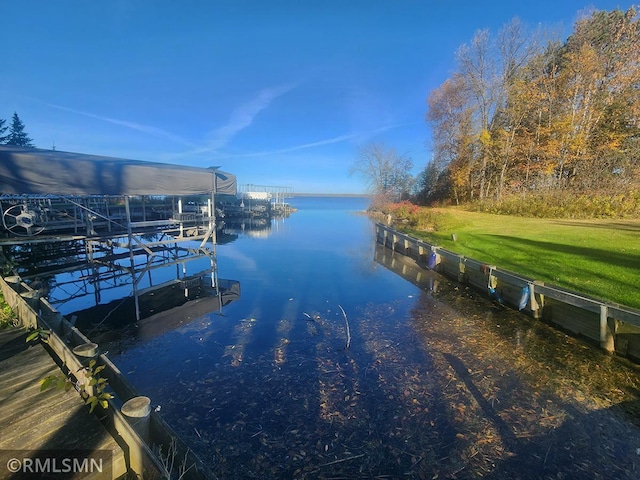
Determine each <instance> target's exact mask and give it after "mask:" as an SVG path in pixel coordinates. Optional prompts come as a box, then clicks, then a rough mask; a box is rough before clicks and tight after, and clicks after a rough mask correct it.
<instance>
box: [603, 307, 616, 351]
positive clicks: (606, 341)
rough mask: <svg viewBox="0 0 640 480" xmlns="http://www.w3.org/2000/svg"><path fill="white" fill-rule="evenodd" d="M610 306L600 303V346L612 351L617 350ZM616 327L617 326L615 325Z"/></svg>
mask: <svg viewBox="0 0 640 480" xmlns="http://www.w3.org/2000/svg"><path fill="white" fill-rule="evenodd" d="M608 310H609V309H608V307H607V306H606V305H604V304H602V305H600V347H602V349H604V350H605V351H607V352H609V353H612V352H614V351H615V342H614V333H615V332H614V329H613V328H610V326H609V312H608ZM614 328H615V326H614Z"/></svg>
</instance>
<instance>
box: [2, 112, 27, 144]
mask: <svg viewBox="0 0 640 480" xmlns="http://www.w3.org/2000/svg"><path fill="white" fill-rule="evenodd" d="M0 145H14V146H17V147H34V146H35V145H34V144H33V140H32V139H31V138H30V137H29V135H27V133H26V132H25V125H24V123H23V122H22V120H20V117H19V116H18V114H17V113H16V112H14V113H13V117H12V119H11V123H10V124H9V125H7V121H6V120H5V119H2V118H0Z"/></svg>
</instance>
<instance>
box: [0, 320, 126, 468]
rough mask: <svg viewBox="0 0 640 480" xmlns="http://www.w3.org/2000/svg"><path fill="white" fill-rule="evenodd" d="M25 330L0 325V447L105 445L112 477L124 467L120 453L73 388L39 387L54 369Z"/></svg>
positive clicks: (83, 447)
mask: <svg viewBox="0 0 640 480" xmlns="http://www.w3.org/2000/svg"><path fill="white" fill-rule="evenodd" d="M26 336H27V334H26V330H24V329H9V330H4V331H0V372H2V373H1V374H0V412H2V415H0V450H57V451H68V450H94V451H95V450H108V451H111V452H112V460H113V461H112V469H113V476H114V478H117V477H120V476H122V475H124V474H125V473H126V464H125V458H124V453H123V451H122V449H121V448H120V446H119V445H118V444H117V443H116V441H115V440H114V439H113V437H112V436H111V435H110V434H109V433H108V432H107V430H106V429H105V427H104V426H103V425H102V423H101V422H100V420H99V419H98V418H96V416H95V415H93V414H90V413H89V409H88V407H87V406H86V405H85V404H84V402H83V400H82V399H81V398H80V396H79V394H78V393H77V392H76V391H75V390H70V391H68V392H65V391H63V390H57V389H49V390H45V391H43V392H41V391H40V380H41V379H42V378H44V377H46V376H47V375H50V374H57V373H60V372H61V371H60V369H59V368H58V366H57V365H56V364H55V362H54V361H53V359H52V358H51V356H50V355H49V354H48V352H47V351H46V349H45V348H44V346H43V345H42V344H40V343H33V344H32V345H28V344H27V343H26V342H25V339H26Z"/></svg>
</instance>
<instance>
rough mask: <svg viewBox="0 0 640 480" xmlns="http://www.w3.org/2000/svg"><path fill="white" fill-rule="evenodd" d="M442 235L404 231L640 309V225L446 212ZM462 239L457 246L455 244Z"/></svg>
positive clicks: (635, 222)
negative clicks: (455, 239) (639, 287)
mask: <svg viewBox="0 0 640 480" xmlns="http://www.w3.org/2000/svg"><path fill="white" fill-rule="evenodd" d="M439 211H440V212H442V214H441V215H440V214H439V215H438V218H439V219H440V220H439V221H438V226H437V229H436V230H435V231H433V232H420V231H416V230H412V229H411V228H406V229H404V231H405V232H406V233H409V234H411V235H413V236H416V237H419V238H423V239H425V240H426V241H428V242H429V243H432V244H436V245H438V246H441V247H444V248H446V249H447V250H451V251H453V252H456V253H459V254H462V255H465V256H467V257H470V258H473V259H475V260H479V261H482V262H484V263H490V264H494V265H496V266H498V267H502V268H504V269H506V270H511V271H512V272H515V273H518V274H521V275H524V276H527V277H532V278H534V279H536V280H541V281H544V282H545V283H548V284H553V285H557V286H560V287H564V288H567V289H570V290H573V291H575V292H580V293H584V294H586V295H588V296H592V297H596V298H599V299H603V300H607V301H611V302H614V303H620V304H623V305H627V306H630V307H634V308H640V292H639V291H638V286H639V284H640V220H567V219H541V218H523V217H512V216H504V215H492V214H487V213H478V212H469V211H464V210H459V209H455V208H450V209H440V210H439ZM454 233H455V234H456V236H457V241H453V240H452V234H454Z"/></svg>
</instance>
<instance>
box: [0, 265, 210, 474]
mask: <svg viewBox="0 0 640 480" xmlns="http://www.w3.org/2000/svg"><path fill="white" fill-rule="evenodd" d="M0 289H1V290H2V293H3V295H4V298H5V301H6V302H7V304H8V305H9V306H10V307H11V308H12V310H13V311H14V312H15V314H16V316H17V317H18V319H19V320H20V322H21V323H22V325H23V326H24V327H27V328H40V329H43V330H45V331H47V332H48V334H49V335H48V338H47V342H46V346H47V349H48V351H49V353H50V354H51V356H52V358H53V360H54V361H55V362H56V363H57V364H58V365H59V366H60V368H61V370H62V372H63V373H64V374H66V375H69V376H72V377H75V376H76V375H78V373H77V372H79V371H81V370H82V369H84V368H85V367H86V366H87V365H88V363H89V362H90V360H91V359H94V360H95V361H96V366H102V365H104V367H105V368H104V369H103V370H102V371H101V372H100V374H101V376H102V377H103V378H106V380H107V382H108V385H109V393H112V395H113V396H114V398H113V399H108V400H107V401H108V407H107V408H104V409H103V408H102V407H101V406H98V407H97V408H96V410H95V412H96V413H97V415H98V416H99V417H100V418H101V419H102V420H103V424H104V425H105V427H106V428H107V430H108V431H109V433H110V434H111V435H112V436H113V437H114V439H115V440H116V442H117V443H118V444H119V445H120V447H121V448H122V449H123V451H124V453H125V458H126V461H127V467H128V469H129V470H130V471H131V472H132V473H134V474H136V475H137V476H138V478H180V479H184V480H208V479H213V478H215V477H214V475H213V474H212V473H211V472H210V470H209V469H208V468H207V467H206V466H205V465H204V464H203V463H202V461H201V460H200V459H199V458H198V457H197V456H196V455H195V454H194V453H193V452H192V451H191V450H190V449H189V447H188V446H187V445H186V444H184V442H183V441H182V440H181V439H180V438H179V437H178V435H177V434H176V433H175V432H174V431H173V429H172V428H171V427H170V426H169V425H168V424H167V423H166V422H165V421H164V419H162V418H161V417H160V415H159V414H158V413H156V412H155V411H154V410H153V409H152V408H147V411H146V412H144V413H143V414H142V415H141V416H139V417H138V416H135V415H134V416H127V415H125V414H124V413H123V411H124V410H125V409H124V408H123V406H124V405H125V404H126V403H127V402H128V401H130V400H132V399H146V397H140V396H139V395H138V393H137V392H136V389H135V388H134V387H133V386H132V385H131V383H130V382H129V381H128V380H127V378H126V377H125V376H124V375H123V374H122V372H120V370H119V369H118V367H117V366H116V365H115V364H114V363H113V362H112V361H111V360H110V359H109V358H108V357H107V355H106V354H105V353H100V350H99V347H98V348H97V349H96V351H95V354H94V355H92V356H84V355H78V354H76V353H74V348H75V347H79V346H84V345H92V342H91V341H90V340H89V339H88V338H87V337H86V336H85V335H84V334H83V333H82V332H80V331H79V330H78V329H77V328H76V327H74V326H73V325H71V323H70V322H69V321H68V320H67V319H66V318H65V317H64V316H63V315H62V314H61V313H60V312H58V311H56V310H55V308H54V307H52V306H51V304H49V302H48V301H47V300H46V299H45V298H41V297H40V295H39V292H38V291H37V290H33V289H32V288H31V287H30V286H29V285H28V284H26V283H25V282H23V281H21V279H20V278H19V277H16V276H9V277H4V278H2V277H0ZM92 389H93V387H90V386H89V387H87V393H88V394H89V395H92V394H93V393H94V392H93V390H92ZM87 408H89V407H87ZM170 457H171V458H170ZM171 465H173V468H175V471H170V470H171V467H170V466H171Z"/></svg>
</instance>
